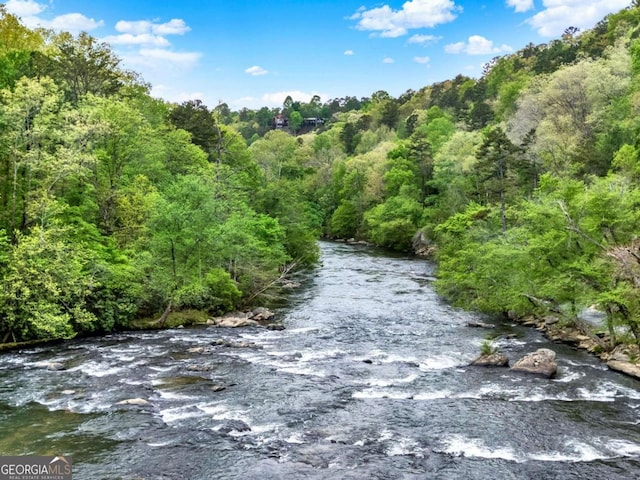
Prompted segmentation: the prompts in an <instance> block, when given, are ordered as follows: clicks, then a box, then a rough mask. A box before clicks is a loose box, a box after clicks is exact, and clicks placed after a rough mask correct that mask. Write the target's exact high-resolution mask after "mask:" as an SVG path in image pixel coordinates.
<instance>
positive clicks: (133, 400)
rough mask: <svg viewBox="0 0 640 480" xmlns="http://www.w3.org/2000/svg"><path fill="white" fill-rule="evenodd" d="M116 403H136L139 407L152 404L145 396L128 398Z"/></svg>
mask: <svg viewBox="0 0 640 480" xmlns="http://www.w3.org/2000/svg"><path fill="white" fill-rule="evenodd" d="M116 405H135V406H138V407H146V406H148V405H151V404H150V403H149V402H148V401H147V400H145V399H144V398H127V399H126V400H121V401H119V402H118V403H116Z"/></svg>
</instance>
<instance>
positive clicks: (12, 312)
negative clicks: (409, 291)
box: [0, 2, 640, 347]
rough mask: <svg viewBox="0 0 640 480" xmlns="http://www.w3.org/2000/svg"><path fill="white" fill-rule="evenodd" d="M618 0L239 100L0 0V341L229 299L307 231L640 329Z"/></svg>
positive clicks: (451, 282) (634, 82) (500, 297)
mask: <svg viewBox="0 0 640 480" xmlns="http://www.w3.org/2000/svg"><path fill="white" fill-rule="evenodd" d="M636 3H637V2H634V5H632V6H631V7H629V8H627V9H625V10H622V11H620V12H618V13H615V14H611V15H609V16H607V17H606V18H604V19H603V20H602V21H600V22H599V23H598V24H597V25H596V26H595V27H594V28H593V29H592V30H588V31H584V32H580V31H578V30H577V29H576V28H573V27H568V28H567V29H566V30H565V32H564V34H563V35H562V37H561V38H559V39H556V40H552V41H551V42H549V43H548V44H543V45H534V44H529V45H527V46H526V47H525V48H523V49H521V50H520V51H518V52H516V53H514V54H510V55H506V56H502V57H496V58H494V59H493V60H491V61H490V62H489V63H487V64H486V65H485V68H484V71H483V75H482V76H481V78H477V79H476V78H469V77H465V76H463V75H458V76H457V77H455V78H453V79H451V80H447V81H444V82H439V83H435V84H432V85H428V86H425V87H424V88H422V89H420V90H418V91H412V90H409V91H406V92H405V93H404V94H402V95H400V96H399V97H398V98H394V97H392V96H391V95H389V94H388V93H387V92H386V91H384V90H379V91H377V92H374V93H372V94H371V96H370V97H366V98H360V99H358V98H355V97H344V98H337V99H330V100H328V101H326V102H324V103H323V102H322V100H321V99H320V98H319V97H314V98H313V99H311V101H310V102H308V103H307V102H300V101H296V100H295V99H292V98H287V99H286V100H285V102H284V104H283V106H282V108H276V109H270V108H267V107H264V108H262V109H260V110H249V109H242V110H240V111H231V110H230V109H229V107H228V106H227V105H226V104H224V103H220V104H218V105H216V106H213V107H209V106H207V105H205V104H203V103H202V102H201V101H198V100H193V101H188V102H184V103H182V104H179V105H178V104H172V103H168V102H166V101H163V100H160V99H156V98H152V97H151V95H150V86H149V85H148V84H146V83H145V82H144V80H143V79H141V78H140V77H139V75H138V74H136V73H135V72H131V71H128V70H126V69H124V68H123V67H122V65H121V61H120V59H119V58H118V57H117V56H116V55H115V54H114V53H113V51H112V50H111V48H110V46H109V45H108V44H105V43H102V42H100V41H99V40H97V39H95V38H92V37H91V36H89V35H87V34H80V35H78V36H75V37H74V36H72V35H70V34H68V33H55V32H52V31H48V30H33V29H29V28H27V27H25V26H24V25H23V24H22V23H21V22H20V20H19V19H18V18H16V17H15V16H13V15H10V14H8V13H7V12H6V11H4V10H2V9H1V8H2V7H0V170H1V173H0V342H20V341H26V340H31V339H37V338H46V339H53V338H71V337H73V336H76V335H87V334H94V333H101V332H110V331H113V330H118V329H126V328H130V327H131V326H132V325H133V324H134V322H135V321H136V320H138V319H140V318H162V317H164V316H165V315H163V313H165V314H166V313H167V312H194V313H193V315H196V316H197V314H198V313H197V312H205V313H207V314H221V313H224V312H228V311H231V310H234V309H238V308H242V307H243V306H247V305H250V304H252V303H255V302H259V301H261V299H263V298H264V297H265V295H266V294H270V293H271V292H273V290H274V289H277V288H278V285H279V283H281V281H282V280H283V279H284V278H285V277H286V275H287V273H289V272H292V271H295V270H296V269H302V268H306V267H310V266H312V265H314V263H315V262H316V261H317V259H318V253H317V246H316V242H317V239H318V238H321V237H326V238H333V239H356V240H362V241H367V242H370V243H372V244H375V245H378V246H382V247H386V248H390V249H393V250H398V251H402V252H411V251H413V250H415V249H416V248H420V249H421V250H422V251H426V252H428V253H429V254H430V255H432V257H433V258H434V260H435V261H436V262H437V265H438V275H437V280H436V286H437V289H438V291H439V292H440V293H441V294H442V295H443V296H444V297H445V298H446V299H447V300H448V301H450V302H451V303H453V304H454V305H458V306H461V307H464V308H469V309H473V310H477V311H480V312H485V313H488V314H492V315H504V316H509V317H511V318H519V317H524V316H526V315H538V316H544V315H548V314H554V315H558V316H559V317H560V318H561V319H562V321H563V322H567V323H568V324H571V323H572V322H577V321H578V315H579V313H580V312H581V311H582V310H583V309H585V308H586V307H590V306H593V307H595V308H597V309H598V310H600V311H602V312H604V313H605V314H606V331H604V332H599V334H601V336H602V337H603V338H606V341H607V343H608V345H609V346H610V347H613V346H615V345H616V344H618V343H620V342H626V343H640V239H638V233H640V158H639V155H640V144H639V143H638V132H639V130H640V38H638V37H639V36H640V6H638V5H636ZM277 115H284V116H285V117H287V118H288V119H289V122H288V127H287V128H286V129H276V128H274V125H273V119H274V117H275V116H277ZM304 118H322V119H324V120H325V122H324V124H322V125H319V126H318V127H317V128H312V129H311V128H305V127H304V126H303V119H304Z"/></svg>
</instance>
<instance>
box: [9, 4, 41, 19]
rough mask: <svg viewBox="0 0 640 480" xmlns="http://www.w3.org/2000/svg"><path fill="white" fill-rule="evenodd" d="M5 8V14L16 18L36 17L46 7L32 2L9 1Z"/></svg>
mask: <svg viewBox="0 0 640 480" xmlns="http://www.w3.org/2000/svg"><path fill="white" fill-rule="evenodd" d="M5 7H7V12H9V13H12V14H14V15H17V16H18V17H28V16H34V15H38V14H39V13H42V12H44V11H45V9H46V8H47V6H46V5H44V4H42V3H38V2H36V1H34V0H9V1H8V2H6V3H5Z"/></svg>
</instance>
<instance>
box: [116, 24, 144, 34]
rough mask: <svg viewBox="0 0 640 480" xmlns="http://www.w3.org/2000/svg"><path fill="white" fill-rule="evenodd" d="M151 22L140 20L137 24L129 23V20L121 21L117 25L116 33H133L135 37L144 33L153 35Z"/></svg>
mask: <svg viewBox="0 0 640 480" xmlns="http://www.w3.org/2000/svg"><path fill="white" fill-rule="evenodd" d="M151 26H152V23H151V22H147V21H146V20H140V21H136V22H129V21H127V20H120V21H118V23H116V31H118V32H120V33H131V34H133V35H142V34H143V33H151Z"/></svg>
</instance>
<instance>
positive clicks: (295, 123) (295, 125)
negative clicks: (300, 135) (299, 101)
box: [289, 111, 302, 134]
mask: <svg viewBox="0 0 640 480" xmlns="http://www.w3.org/2000/svg"><path fill="white" fill-rule="evenodd" d="M301 126H302V115H301V114H300V112H295V111H294V112H291V114H290V115H289V127H290V128H291V130H292V131H293V133H294V134H296V133H297V132H298V130H300V127H301Z"/></svg>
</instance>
